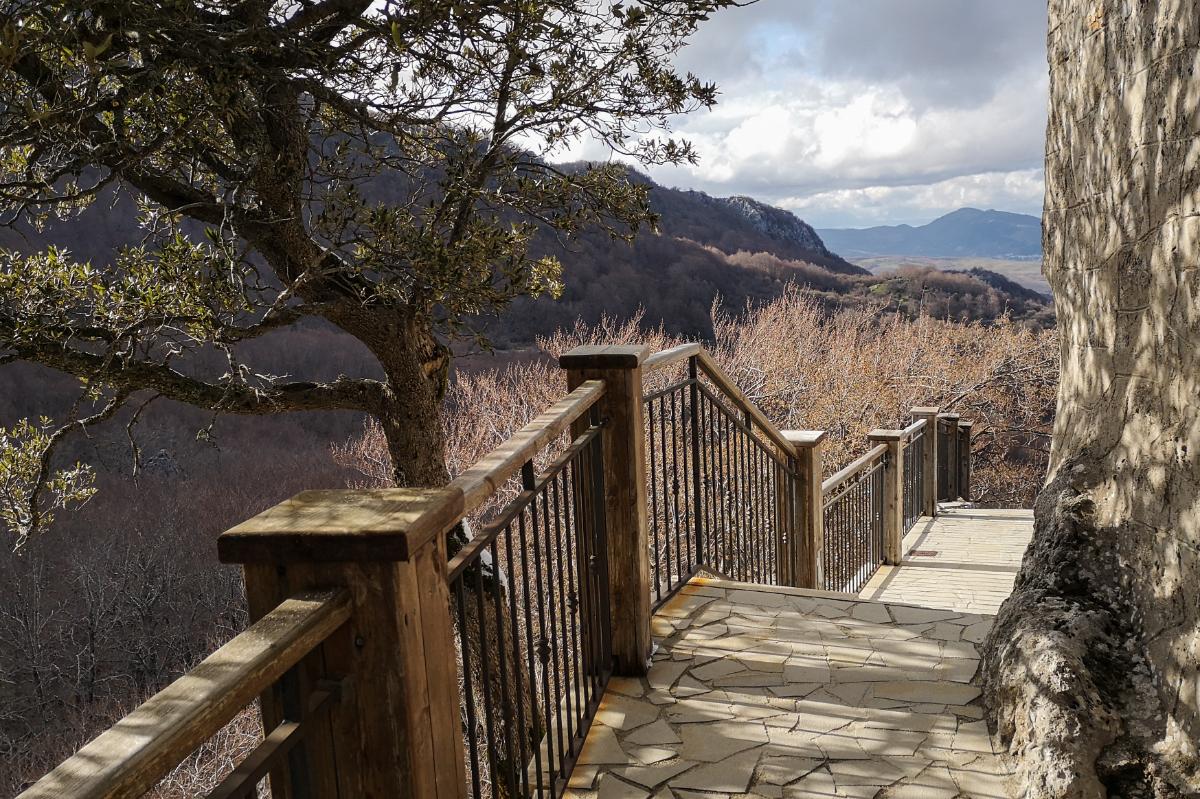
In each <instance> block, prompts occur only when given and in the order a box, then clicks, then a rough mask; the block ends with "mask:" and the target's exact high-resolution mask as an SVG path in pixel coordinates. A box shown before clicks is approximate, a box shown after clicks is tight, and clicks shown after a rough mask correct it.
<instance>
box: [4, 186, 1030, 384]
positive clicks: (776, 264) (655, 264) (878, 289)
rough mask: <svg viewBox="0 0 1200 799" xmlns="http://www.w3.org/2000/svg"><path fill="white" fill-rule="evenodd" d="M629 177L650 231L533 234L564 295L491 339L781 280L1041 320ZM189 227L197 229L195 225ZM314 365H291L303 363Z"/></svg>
mask: <svg viewBox="0 0 1200 799" xmlns="http://www.w3.org/2000/svg"><path fill="white" fill-rule="evenodd" d="M565 168H570V166H569V165H568V166H567V167H565ZM630 177H631V179H633V180H638V181H644V182H645V183H647V184H648V185H649V187H650V203H651V206H652V208H653V210H654V211H655V212H656V213H657V214H658V215H659V224H658V230H657V232H649V231H644V232H643V233H642V234H640V235H639V236H638V237H637V239H636V240H635V241H634V243H633V244H632V245H625V244H623V243H621V242H614V241H613V240H612V238H610V237H609V236H608V235H607V234H606V233H604V232H602V231H598V230H591V231H585V232H584V233H583V234H582V235H581V236H580V237H579V238H578V239H577V240H574V241H570V242H565V243H564V242H563V241H561V240H559V239H558V238H557V237H555V236H553V235H551V234H550V233H549V232H543V233H542V234H540V235H538V236H537V237H536V238H535V241H534V244H533V254H534V255H535V256H542V255H553V256H556V257H557V258H558V259H559V260H560V261H561V262H562V264H563V283H564V287H563V292H562V296H561V297H559V298H557V299H552V298H549V297H542V298H539V299H536V300H535V299H518V300H517V301H516V302H514V303H513V304H512V306H511V307H510V308H508V309H507V310H505V311H504V312H503V313H501V314H498V315H495V316H489V317H486V318H482V319H478V320H476V326H477V327H478V328H481V329H482V330H483V331H484V332H486V333H487V334H488V336H489V337H490V338H491V340H492V341H493V343H494V344H495V345H496V346H497V347H499V348H502V349H522V348H526V347H529V346H530V345H531V344H532V343H533V342H534V341H535V340H536V339H537V337H539V336H545V335H549V334H552V333H553V332H554V331H555V330H558V329H560V328H570V327H572V326H574V325H575V323H576V322H577V321H582V322H584V323H585V324H595V323H597V322H599V321H600V320H601V319H602V318H603V317H605V316H607V317H610V318H618V319H622V318H629V317H632V316H633V315H634V314H637V313H639V312H641V313H643V319H644V320H645V323H646V324H648V325H651V326H654V327H657V326H660V325H661V326H662V327H663V328H664V329H665V330H666V331H667V332H669V333H672V334H677V335H681V336H687V337H700V338H706V337H708V336H711V335H712V316H711V312H712V308H713V305H714V303H716V304H717V305H719V306H720V307H721V308H722V309H723V310H725V311H727V312H734V313H736V312H738V311H740V310H742V309H744V308H745V307H746V305H747V304H748V303H749V304H756V303H760V302H764V301H767V300H770V299H773V298H775V297H778V296H779V295H780V294H781V293H782V292H783V291H785V290H786V289H787V287H788V286H789V285H791V286H798V287H800V288H801V289H802V290H804V291H806V292H810V293H813V294H816V295H819V296H820V299H821V301H822V302H823V303H824V304H825V305H826V306H827V307H829V308H830V310H834V309H836V308H841V307H863V306H873V307H883V308H891V309H895V310H899V311H901V312H903V313H916V312H918V311H919V310H921V309H924V310H925V311H927V312H930V313H936V315H938V316H940V317H943V318H946V317H949V318H955V319H979V320H983V321H987V320H990V319H992V318H995V317H996V316H998V315H999V314H1001V313H1003V312H1009V313H1012V314H1013V315H1014V316H1015V317H1016V318H1018V319H1027V320H1029V321H1030V323H1032V324H1036V325H1042V324H1047V323H1048V322H1047V321H1046V320H1047V319H1048V318H1049V317H1048V316H1047V314H1048V312H1047V310H1046V309H1047V308H1048V304H1046V303H1045V302H1044V298H1040V297H1036V296H1033V297H1031V296H1027V295H1025V294H1024V293H1023V290H1020V287H1016V286H1015V285H1005V284H1004V283H1001V282H1000V281H999V280H998V279H997V278H999V276H998V275H996V276H991V275H984V274H982V273H980V274H962V275H955V276H953V277H951V276H949V275H947V276H946V277H944V278H942V277H938V276H936V275H932V274H930V273H931V272H932V271H933V270H932V269H930V268H926V267H919V266H918V267H903V268H899V269H894V270H890V271H887V272H883V273H880V274H878V275H873V274H871V272H870V271H868V270H867V269H864V268H862V267H860V266H857V265H855V264H852V263H850V262H849V261H847V260H845V259H844V258H843V257H842V256H841V255H838V254H837V247H836V246H834V245H831V244H829V242H828V240H826V239H825V237H824V236H823V235H822V234H821V233H820V232H819V231H816V230H814V229H813V228H812V226H811V225H809V224H807V223H806V222H804V221H803V220H802V219H799V218H798V217H797V216H796V215H795V214H793V213H791V212H789V211H786V210H783V209H781V208H776V207H773V206H770V205H767V204H766V203H763V202H760V201H758V200H755V199H753V198H750V197H743V196H738V197H728V198H723V197H713V196H710V195H708V194H705V193H704V192H699V191H691V190H686V189H675V188H668V187H665V186H660V185H658V184H655V183H654V182H653V181H651V180H650V178H648V177H646V176H644V175H640V174H637V173H632V174H631V175H630ZM383 190H386V186H385V187H384V189H383ZM134 217H135V207H134V205H133V203H132V202H130V201H129V199H128V198H122V197H115V196H106V197H105V198H104V199H103V200H101V201H98V202H96V203H95V204H94V205H92V206H91V207H89V208H87V209H85V210H84V211H83V212H82V214H81V215H79V216H78V217H75V218H72V219H69V220H61V221H53V222H51V223H50V225H49V226H48V228H47V229H46V230H45V231H42V232H34V231H30V230H26V231H24V233H25V235H24V236H20V235H16V234H14V233H13V232H11V231H6V230H4V229H2V228H0V247H5V246H7V247H12V248H15V249H18V250H25V251H30V250H36V249H41V248H43V247H45V246H46V245H47V244H50V243H54V244H58V245H60V246H65V247H67V248H68V249H69V250H71V251H72V253H73V254H74V255H75V256H76V257H79V258H84V259H91V260H94V261H97V262H105V261H107V260H109V259H111V258H112V256H113V253H114V252H115V251H116V250H117V249H119V247H120V246H121V245H122V244H126V243H131V242H136V241H138V239H139V238H140V235H141V231H140V230H139V229H138V227H137V224H136V221H135V218H134ZM189 235H201V233H200V230H199V229H198V228H196V229H193V230H189ZM342 358H350V356H349V355H348V354H345V355H339V356H338V359H342ZM314 366H315V365H314V364H312V363H309V364H306V365H305V368H297V369H296V370H294V373H296V374H302V373H304V374H306V373H308V372H309V371H311V369H312V368H314ZM290 373H293V372H289V374H290Z"/></svg>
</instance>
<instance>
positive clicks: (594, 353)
mask: <svg viewBox="0 0 1200 799" xmlns="http://www.w3.org/2000/svg"><path fill="white" fill-rule="evenodd" d="M649 354H650V350H649V348H648V347H645V346H586V347H576V348H575V349H573V350H571V351H570V352H568V353H566V354H565V355H563V356H562V357H560V358H559V359H558V363H559V366H561V367H562V368H563V369H566V370H567V386H568V388H570V389H572V390H574V389H575V388H576V387H577V386H579V385H580V384H582V383H583V382H585V381H587V380H603V381H604V396H603V397H602V398H601V399H600V401H599V402H598V403H597V405H596V407H597V408H598V410H599V414H600V419H601V421H602V423H603V424H604V425H605V431H604V493H605V502H604V513H605V524H606V526H607V530H606V531H605V534H606V539H607V551H608V582H609V603H610V607H611V617H612V647H613V670H614V673H616V674H619V675H622V676H640V675H643V674H645V673H646V671H647V670H648V669H649V665H650V652H651V646H652V644H653V641H652V639H651V636H650V539H649V534H648V532H647V529H648V528H647V520H646V455H645V451H646V430H645V425H644V423H643V413H644V411H643V408H642V361H643V360H645V359H646V357H647V356H649ZM576 425H577V426H581V425H586V422H584V421H583V420H580V421H579V422H577V423H576ZM580 429H582V428H580Z"/></svg>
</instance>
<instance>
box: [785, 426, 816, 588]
mask: <svg viewBox="0 0 1200 799" xmlns="http://www.w3.org/2000/svg"><path fill="white" fill-rule="evenodd" d="M783 437H784V438H786V439H787V441H788V443H789V444H791V445H792V447H793V449H794V450H795V452H794V453H793V454H792V456H791V458H790V459H789V466H790V467H791V469H792V471H793V472H795V473H796V481H795V484H794V485H793V486H792V487H791V491H790V494H791V496H790V502H789V504H790V506H791V511H790V513H789V520H790V522H791V530H790V540H791V541H792V546H790V547H789V550H788V555H789V558H790V577H791V580H790V582H789V585H792V586H795V587H797V588H818V589H819V588H822V587H823V586H824V583H825V575H824V573H823V572H824V568H823V566H824V552H825V511H824V497H823V496H822V494H821V476H822V475H821V472H822V468H823V467H822V462H821V451H822V449H823V448H824V442H825V431H824V430H784V431H783Z"/></svg>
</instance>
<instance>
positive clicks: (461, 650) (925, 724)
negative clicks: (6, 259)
mask: <svg viewBox="0 0 1200 799" xmlns="http://www.w3.org/2000/svg"><path fill="white" fill-rule="evenodd" d="M559 363H560V366H561V367H562V368H563V369H564V370H565V372H566V378H567V384H568V388H569V389H570V390H569V393H568V394H567V395H566V396H564V397H563V398H562V399H560V400H559V401H557V402H555V403H554V404H553V405H551V406H550V407H548V408H546V409H545V410H544V411H543V412H542V413H540V414H539V415H537V416H536V417H535V418H533V419H532V420H530V422H529V423H528V424H526V425H525V426H524V427H523V428H521V430H519V431H518V432H516V433H515V434H513V435H512V436H511V437H509V438H508V440H506V441H505V442H503V443H502V444H501V445H500V446H499V447H497V448H496V449H495V450H493V451H492V452H491V453H490V454H489V455H487V456H486V457H485V458H483V459H482V460H480V461H479V462H478V463H476V464H474V465H473V466H471V467H469V468H467V469H465V470H463V471H462V472H461V473H460V474H459V475H458V476H457V477H456V478H455V479H454V480H453V481H451V482H450V483H449V484H448V485H447V486H444V487H428V488H419V487H418V488H413V487H409V488H395V489H374V490H360V489H350V490H336V491H306V492H302V493H300V494H298V495H297V496H295V497H293V498H291V499H289V500H287V501H285V502H283V503H280V504H279V505H276V506H275V507H273V508H270V509H268V510H266V511H264V512H263V513H261V514H259V515H258V516H255V517H254V518H251V519H249V520H247V521H245V522H243V523H242V524H239V525H237V526H236V527H234V528H232V529H231V530H228V531H227V532H225V533H224V534H223V535H222V536H221V537H220V539H219V540H218V547H217V548H218V555H219V557H220V559H221V560H222V561H223V562H225V563H230V564H239V565H240V566H241V567H242V572H243V576H244V579H245V589H246V602H247V608H248V611H249V616H250V619H251V620H252V622H253V623H252V624H251V625H250V626H249V627H248V628H247V629H246V630H245V631H243V632H242V633H240V634H239V635H237V636H235V637H234V638H233V639H232V640H231V641H229V642H228V643H226V644H225V645H224V646H222V647H221V648H220V649H218V650H217V651H216V652H213V653H212V654H211V655H209V656H208V657H207V658H205V660H204V661H202V662H201V663H200V664H198V665H197V666H196V667H195V668H193V669H192V670H191V671H189V672H188V673H187V674H185V675H183V676H182V677H180V678H179V679H178V680H176V681H175V682H174V683H172V684H171V685H169V686H167V687H166V688H164V689H163V690H162V691H160V692H159V693H157V694H155V695H154V696H153V697H151V698H150V699H149V700H147V701H146V702H144V703H143V704H142V705H141V706H139V707H138V708H137V709H136V710H134V711H133V712H132V713H130V714H129V715H127V716H125V717H124V718H123V719H121V720H120V721H119V722H118V723H117V724H115V725H114V726H113V727H111V728H110V729H109V730H107V731H105V732H103V733H102V734H101V735H99V736H98V737H96V738H95V739H94V740H92V741H91V742H90V743H88V744H87V745H85V746H84V747H83V748H82V749H81V750H80V751H79V752H78V753H77V754H76V755H75V756H73V757H71V758H69V759H68V760H66V761H64V762H63V763H61V764H60V765H59V766H58V767H56V768H55V769H54V770H52V771H51V772H50V773H49V774H47V775H46V776H45V777H43V778H42V779H41V780H39V781H38V782H37V783H36V784H35V785H33V786H31V787H30V788H29V789H28V790H27V791H26V792H25V793H23V794H21V799H114V798H115V797H132V796H140V795H143V794H144V793H145V792H147V791H150V790H152V789H154V787H155V786H156V785H158V784H159V782H160V780H162V779H163V778H164V777H166V776H168V775H169V774H170V773H171V771H172V769H175V768H181V767H188V766H187V764H186V762H185V761H187V760H188V758H190V757H192V756H193V753H194V752H195V751H196V749H197V747H198V746H200V745H202V744H203V743H204V742H205V741H206V740H209V739H211V738H212V737H213V736H214V735H216V734H218V733H219V732H220V731H221V730H222V728H223V727H224V726H225V725H227V724H228V723H229V722H230V721H231V720H232V719H234V718H235V717H236V716H237V715H238V714H239V713H241V712H242V711H243V709H244V708H246V707H247V706H256V711H257V715H258V716H259V717H260V719H261V721H262V729H263V730H264V733H263V735H262V737H261V739H259V740H258V742H257V744H256V745H254V746H253V748H252V749H251V750H250V751H249V753H248V754H246V755H244V756H243V757H241V759H240V761H239V762H237V763H236V764H235V763H230V762H228V761H227V760H224V761H222V762H221V763H218V764H212V765H211V766H208V767H206V768H205V775H206V778H207V779H208V780H209V781H210V783H211V785H212V786H213V787H212V789H211V790H210V791H209V792H208V793H207V794H206V796H207V797H209V799H241V798H243V797H258V796H263V795H265V791H266V790H267V789H268V788H269V790H270V795H272V796H273V797H274V799H292V797H320V798H321V799H323V798H324V797H344V798H345V799H351V798H357V797H361V796H412V797H420V799H465V798H466V797H471V798H472V799H518V798H519V797H538V799H559V797H572V798H573V799H622V798H624V797H630V798H633V797H645V798H646V799H722V798H723V797H724V798H727V799H734V798H735V797H736V799H755V798H761V799H768V798H770V797H781V798H783V797H809V796H817V797H819V796H836V797H859V796H861V797H878V798H879V799H885V798H886V799H895V798H896V797H904V796H912V797H941V796H945V797H956V796H970V797H986V798H988V799H991V798H992V797H996V798H999V797H1004V796H1006V794H1005V792H1004V780H1005V777H1006V774H1005V771H1004V766H1003V765H1002V763H1001V762H1000V760H999V758H997V757H996V756H995V755H994V754H993V752H992V749H991V745H990V743H989V739H988V735H987V729H986V726H985V723H984V721H983V713H982V709H981V707H980V704H979V696H980V688H979V686H978V685H977V683H976V676H977V671H978V662H979V652H978V646H979V644H980V643H981V642H982V641H983V640H984V639H985V637H986V635H987V631H988V629H989V627H990V625H991V620H992V618H993V614H995V612H996V610H997V608H998V607H999V605H1000V603H1001V602H1002V601H1003V599H1004V597H1005V596H1007V594H1008V592H1009V591H1011V589H1012V584H1013V578H1014V576H1015V573H1016V571H1017V568H1018V565H1019V561H1020V557H1021V553H1022V552H1023V551H1024V549H1025V547H1026V545H1027V543H1028V541H1029V538H1030V535H1031V533H1032V518H1031V514H1030V513H1029V512H1027V511H993V510H980V509H975V508H973V507H972V506H971V505H970V504H969V502H965V500H969V499H970V498H971V496H972V490H971V484H972V480H971V465H972V458H971V452H972V440H973V439H972V430H973V422H972V421H969V420H964V419H960V418H959V415H958V413H955V412H947V411H945V410H944V409H942V408H939V407H937V406H921V407H915V408H912V409H910V410H909V411H906V412H904V413H903V414H899V413H898V414H897V415H898V416H901V417H902V418H897V419H896V420H895V422H896V424H897V426H896V427H895V428H894V429H876V430H872V431H870V432H869V433H868V434H867V435H866V441H865V442H864V443H865V451H864V452H863V454H861V455H860V456H859V457H857V458H855V459H854V460H852V461H851V462H850V463H848V464H846V465H844V466H841V467H840V468H836V469H834V468H826V467H827V464H826V463H825V462H824V458H825V452H826V446H827V442H826V438H827V434H826V432H825V431H822V430H781V429H779V428H778V427H776V425H775V424H774V423H773V422H772V421H771V419H770V418H769V416H768V414H767V413H766V412H764V410H763V409H762V408H760V407H759V406H758V405H757V404H756V403H755V402H754V401H753V400H752V399H751V398H750V397H748V396H747V395H746V394H745V393H743V391H742V390H741V389H740V388H739V387H738V386H737V385H736V384H735V382H734V381H733V380H732V379H731V378H730V377H729V375H728V374H726V373H725V371H724V370H723V369H722V368H721V366H720V365H719V364H718V363H717V362H716V361H715V359H714V358H713V356H712V355H711V354H710V353H708V352H706V351H705V350H704V348H703V347H701V346H700V345H698V344H684V345H680V346H678V347H674V348H672V349H669V350H664V351H662V352H657V353H650V352H649V350H648V349H647V348H645V347H641V346H630V345H611V346H586V347H579V348H576V349H575V350H573V351H571V352H569V353H567V354H565V355H563V356H562V357H561V358H560V361H559ZM826 474H829V476H828V477H826ZM181 764H183V765H181ZM209 772H211V773H209Z"/></svg>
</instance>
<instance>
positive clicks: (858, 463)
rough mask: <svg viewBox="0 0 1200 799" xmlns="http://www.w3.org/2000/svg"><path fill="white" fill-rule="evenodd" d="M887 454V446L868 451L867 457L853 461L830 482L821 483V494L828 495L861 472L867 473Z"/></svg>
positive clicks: (883, 445) (881, 445) (831, 478)
mask: <svg viewBox="0 0 1200 799" xmlns="http://www.w3.org/2000/svg"><path fill="white" fill-rule="evenodd" d="M885 453H887V444H880V445H878V446H876V447H872V448H871V449H869V450H867V453H866V454H865V455H863V456H862V457H860V458H858V459H857V460H854V461H851V462H850V463H849V464H847V465H846V466H844V467H842V469H841V470H840V471H838V472H837V473H835V474H834V475H833V476H831V477H830V478H829V479H828V480H826V481H825V482H823V483H821V493H822V494H828V493H829V492H831V491H833V490H834V489H835V488H837V487H838V486H840V485H841V484H842V483H844V482H846V481H847V480H851V479H853V478H854V477H856V476H858V473H859V472H862V471H865V470H866V469H868V468H870V467H871V466H874V465H875V463H876V462H878V461H879V459H880V458H882V457H883V456H884V454H885Z"/></svg>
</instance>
